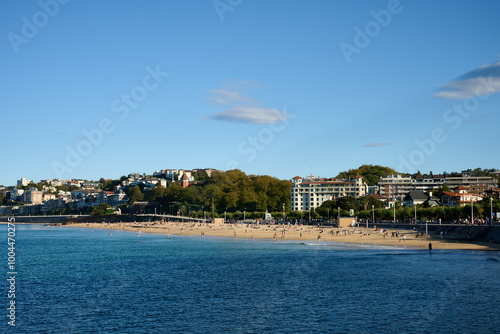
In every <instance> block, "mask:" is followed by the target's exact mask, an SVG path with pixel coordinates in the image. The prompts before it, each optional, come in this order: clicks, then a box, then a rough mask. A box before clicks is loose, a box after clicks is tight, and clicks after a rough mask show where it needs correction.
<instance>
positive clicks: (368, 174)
mask: <svg viewBox="0 0 500 334" xmlns="http://www.w3.org/2000/svg"><path fill="white" fill-rule="evenodd" d="M358 174H359V175H361V176H362V177H363V180H364V181H365V182H366V183H367V184H368V185H369V186H374V185H376V184H377V183H378V181H379V180H380V178H381V177H387V176H388V175H391V174H397V172H396V171H395V170H394V169H392V168H389V167H384V166H379V165H362V166H360V167H359V168H357V169H349V170H348V171H344V172H341V173H339V175H337V178H342V179H347V178H353V177H355V176H356V175H358Z"/></svg>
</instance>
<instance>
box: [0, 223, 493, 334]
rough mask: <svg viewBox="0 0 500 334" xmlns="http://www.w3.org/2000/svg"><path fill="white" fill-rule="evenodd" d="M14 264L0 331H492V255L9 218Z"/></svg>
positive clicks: (4, 256)
mask: <svg viewBox="0 0 500 334" xmlns="http://www.w3.org/2000/svg"><path fill="white" fill-rule="evenodd" d="M1 229H2V236H3V237H2V239H1V240H2V243H3V245H2V244H0V248H1V253H0V254H2V257H1V259H2V261H3V262H4V264H2V267H3V268H6V269H5V270H4V272H5V276H4V277H7V271H8V270H7V251H6V249H7V236H6V235H7V233H6V230H7V228H6V226H5V225H4V226H2V227H1ZM110 234H111V235H110ZM16 262H17V263H16V266H17V268H16V269H17V275H16V299H15V301H16V326H15V328H13V327H11V326H8V324H7V322H8V320H9V319H8V318H7V317H6V315H7V314H8V310H7V307H8V302H9V300H8V299H7V298H6V295H7V292H8V289H9V287H8V285H7V283H6V280H3V282H2V285H1V289H2V291H1V294H2V296H3V297H2V299H3V303H2V305H3V310H4V311H3V314H4V315H5V316H3V317H2V320H1V321H2V324H1V325H0V328H1V329H2V331H3V332H12V333H107V332H110V333H216V332H219V333H222V332H224V333H226V332H227V333H264V332H272V333H499V332H500V320H499V315H498V309H499V307H500V284H499V283H500V254H499V253H498V252H478V251H474V252H473V251H448V250H433V251H432V252H429V251H427V250H415V249H401V248H391V247H383V246H360V245H346V244H335V243H322V244H321V245H318V244H317V243H314V242H310V243H309V242H306V243H302V242H297V241H287V242H276V243H275V242H273V241H272V240H269V241H268V240H246V239H241V238H240V239H237V240H235V239H233V238H214V237H206V238H205V239H201V237H187V236H173V238H172V239H169V238H168V237H167V236H165V235H147V234H141V235H139V237H138V236H137V234H136V233H131V232H121V231H109V230H104V229H103V230H100V229H96V230H91V229H83V230H82V229H78V228H72V227H45V226H40V225H16Z"/></svg>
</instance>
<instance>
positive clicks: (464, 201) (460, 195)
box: [441, 186, 483, 206]
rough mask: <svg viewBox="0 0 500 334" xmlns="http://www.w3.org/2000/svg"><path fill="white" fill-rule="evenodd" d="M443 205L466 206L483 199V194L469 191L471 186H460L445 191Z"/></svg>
mask: <svg viewBox="0 0 500 334" xmlns="http://www.w3.org/2000/svg"><path fill="white" fill-rule="evenodd" d="M441 201H442V203H443V206H465V205H468V204H471V203H477V202H482V201H483V196H482V195H478V194H473V193H470V192H469V188H467V187H464V186H460V187H457V188H456V189H455V190H454V191H443V196H442V197H441Z"/></svg>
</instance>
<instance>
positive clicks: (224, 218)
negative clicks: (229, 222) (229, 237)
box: [224, 208, 227, 223]
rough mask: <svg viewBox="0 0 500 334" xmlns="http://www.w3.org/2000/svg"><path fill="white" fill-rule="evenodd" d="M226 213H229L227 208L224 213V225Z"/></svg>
mask: <svg viewBox="0 0 500 334" xmlns="http://www.w3.org/2000/svg"><path fill="white" fill-rule="evenodd" d="M226 212H227V208H226V211H224V223H225V222H226Z"/></svg>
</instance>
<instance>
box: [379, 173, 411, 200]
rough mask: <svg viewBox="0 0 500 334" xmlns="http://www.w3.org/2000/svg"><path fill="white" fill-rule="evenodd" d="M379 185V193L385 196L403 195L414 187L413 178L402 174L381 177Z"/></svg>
mask: <svg viewBox="0 0 500 334" xmlns="http://www.w3.org/2000/svg"><path fill="white" fill-rule="evenodd" d="M378 187H379V192H378V193H379V195H380V196H383V197H385V198H394V197H399V196H403V195H405V194H407V193H408V192H409V191H410V190H411V189H412V178H411V176H403V175H401V174H396V175H388V176H387V177H381V178H380V180H379V181H378Z"/></svg>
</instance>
